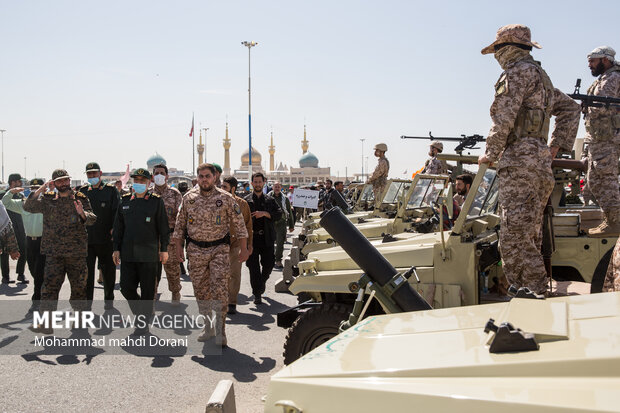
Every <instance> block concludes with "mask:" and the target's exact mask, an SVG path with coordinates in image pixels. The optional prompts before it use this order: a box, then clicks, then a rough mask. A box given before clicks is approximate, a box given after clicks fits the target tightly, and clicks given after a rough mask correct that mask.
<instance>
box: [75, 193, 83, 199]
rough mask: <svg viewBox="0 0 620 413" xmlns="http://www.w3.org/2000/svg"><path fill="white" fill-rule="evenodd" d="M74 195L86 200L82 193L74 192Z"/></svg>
mask: <svg viewBox="0 0 620 413" xmlns="http://www.w3.org/2000/svg"><path fill="white" fill-rule="evenodd" d="M75 194H76V195H77V196H79V197H80V198H86V195H84V194H83V193H82V192H76V193H75Z"/></svg>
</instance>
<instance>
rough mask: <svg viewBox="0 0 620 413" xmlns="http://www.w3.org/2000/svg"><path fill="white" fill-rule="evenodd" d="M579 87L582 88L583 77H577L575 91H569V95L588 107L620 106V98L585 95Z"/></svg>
mask: <svg viewBox="0 0 620 413" xmlns="http://www.w3.org/2000/svg"><path fill="white" fill-rule="evenodd" d="M579 88H581V79H577V82H575V91H574V92H573V93H568V96H570V97H571V98H573V99H575V100H580V101H581V103H582V104H583V106H584V107H586V108H587V107H595V108H610V107H611V108H620V98H615V97H610V96H595V95H584V94H581V93H579Z"/></svg>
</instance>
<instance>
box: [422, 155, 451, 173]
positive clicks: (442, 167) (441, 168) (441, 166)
mask: <svg viewBox="0 0 620 413" xmlns="http://www.w3.org/2000/svg"><path fill="white" fill-rule="evenodd" d="M422 173H423V174H431V175H445V174H447V173H448V165H447V164H446V161H441V160H439V159H437V157H436V156H433V157H432V158H430V159H427V160H426V163H425V164H424V169H423V170H422Z"/></svg>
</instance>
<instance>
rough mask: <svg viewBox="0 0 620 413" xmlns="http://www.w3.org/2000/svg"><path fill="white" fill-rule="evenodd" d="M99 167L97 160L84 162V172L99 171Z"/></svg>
mask: <svg viewBox="0 0 620 413" xmlns="http://www.w3.org/2000/svg"><path fill="white" fill-rule="evenodd" d="M99 171H101V168H100V167H99V164H98V163H97V162H89V163H87V164H86V172H99Z"/></svg>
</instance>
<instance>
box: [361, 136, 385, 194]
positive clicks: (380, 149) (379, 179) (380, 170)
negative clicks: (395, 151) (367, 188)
mask: <svg viewBox="0 0 620 413" xmlns="http://www.w3.org/2000/svg"><path fill="white" fill-rule="evenodd" d="M374 150H375V156H376V157H377V158H379V159H378V161H377V166H376V167H375V170H374V172H373V173H372V175H370V177H369V178H368V180H367V181H366V182H367V183H369V184H372V192H374V194H375V205H378V204H379V203H381V195H382V194H383V191H384V190H385V186H386V185H387V177H388V173H389V171H390V161H388V160H387V158H386V157H385V153H386V152H387V150H388V147H387V145H386V144H385V143H378V144H376V145H375V147H374Z"/></svg>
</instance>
